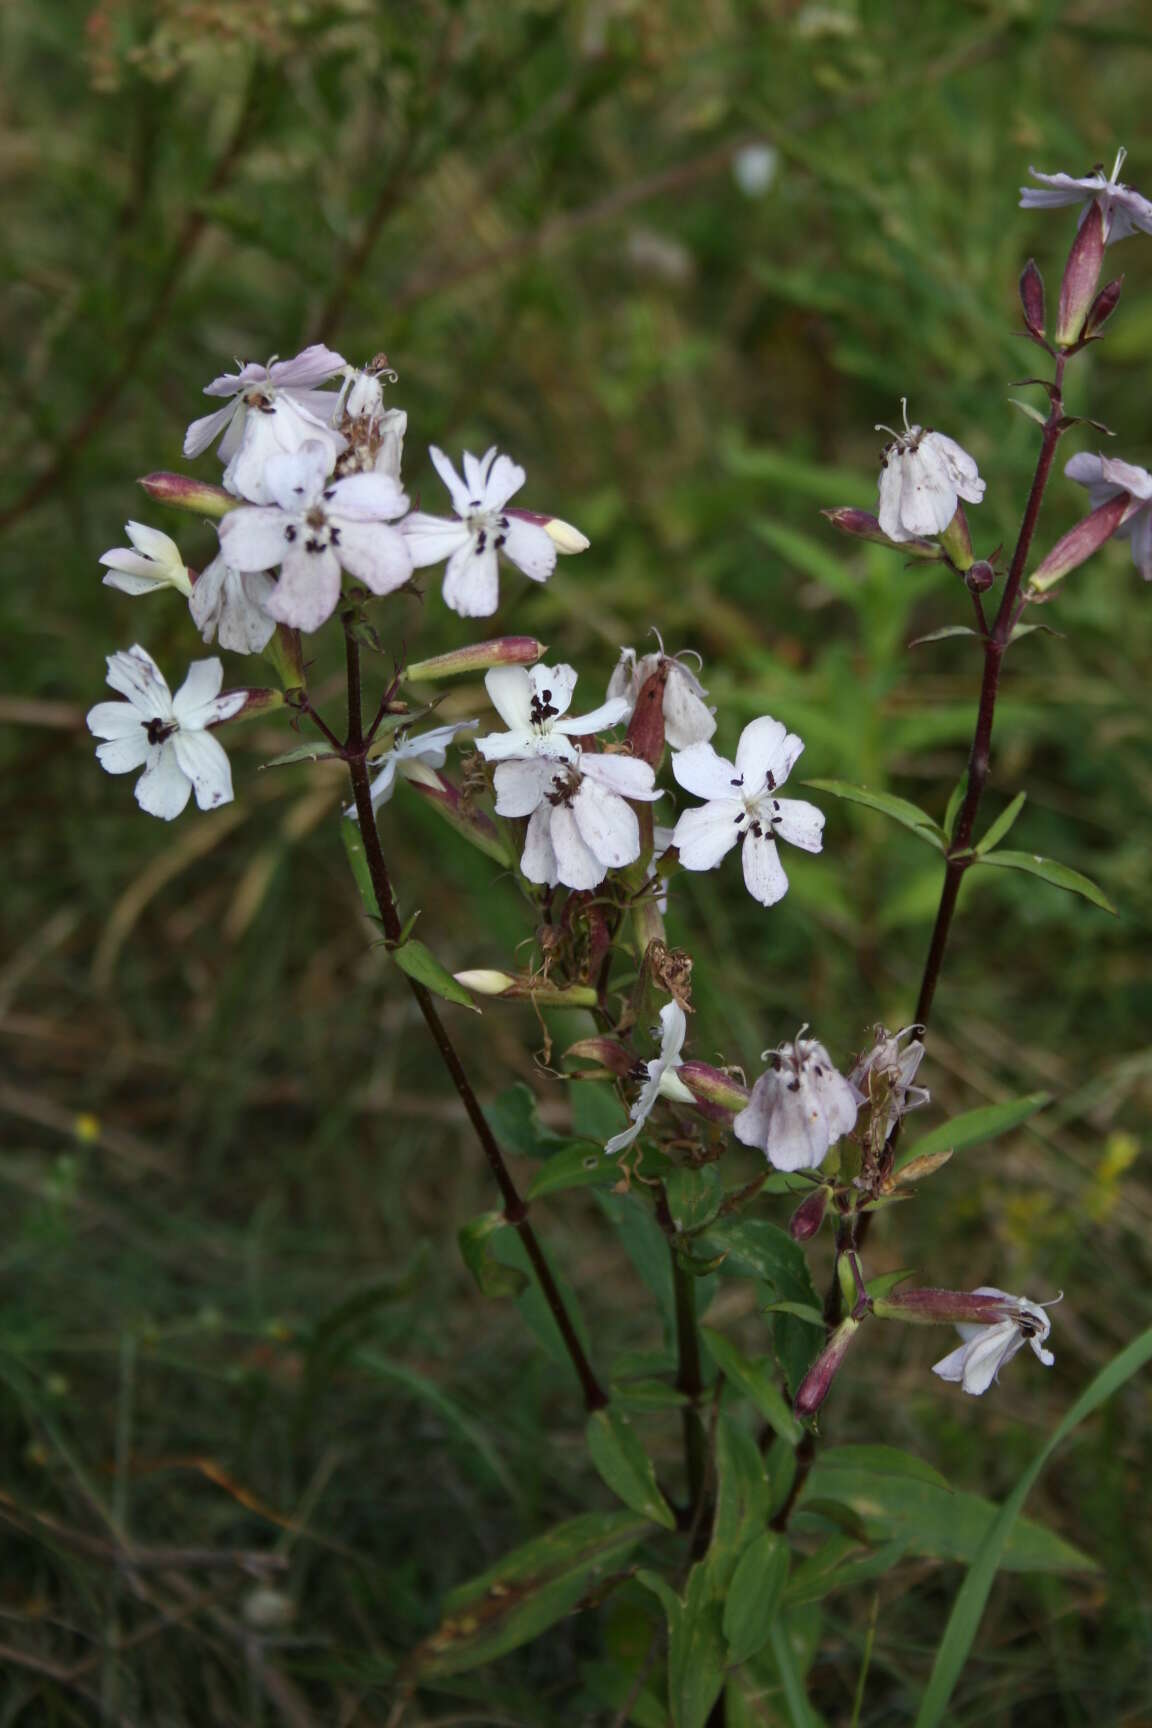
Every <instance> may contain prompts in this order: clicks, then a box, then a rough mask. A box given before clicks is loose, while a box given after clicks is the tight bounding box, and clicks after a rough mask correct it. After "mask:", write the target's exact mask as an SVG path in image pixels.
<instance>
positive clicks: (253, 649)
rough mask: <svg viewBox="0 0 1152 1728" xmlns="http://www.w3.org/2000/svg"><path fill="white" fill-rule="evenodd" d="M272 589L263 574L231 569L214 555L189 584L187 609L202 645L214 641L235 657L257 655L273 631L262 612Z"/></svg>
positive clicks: (220, 554)
mask: <svg viewBox="0 0 1152 1728" xmlns="http://www.w3.org/2000/svg"><path fill="white" fill-rule="evenodd" d="M275 587H276V583H275V582H274V580H273V578H272V577H271V576H269V575H268V573H267V571H265V570H244V571H241V570H234V569H233V568H232V566H231V564H229V562H228V560H227V559H226V558H225V556H224V554H223V552H218V553H217V554H216V556H215V558H213V560H212V562H211V564H209V565H208V566H207V568H206V569H204V570H202V571H201V572H200V574H199V576H197V578H196V581H195V582H194V583H193V585H192V597H191V599H190V600H189V602H188V609H189V611H190V612H191V614H192V619H193V622H194V623H195V625H196V627H197V629H198V630H199V631H200V634H201V635H202V636H203V638H204V640H205V642H211V641H213V640H214V639H216V638H218V639H219V642H220V646H221V648H230V649H231V650H232V652H233V653H235V654H261V653H263V651H264V649H265V648H266V647H267V646H268V643H269V642H270V641H271V639H272V635H273V632H274V631H275V629H276V620H275V619H274V618H270V617H269V616H268V613H267V611H266V610H265V607H266V605H267V603H268V601H269V599H270V598H271V596H272V594H273V592H274V590H275Z"/></svg>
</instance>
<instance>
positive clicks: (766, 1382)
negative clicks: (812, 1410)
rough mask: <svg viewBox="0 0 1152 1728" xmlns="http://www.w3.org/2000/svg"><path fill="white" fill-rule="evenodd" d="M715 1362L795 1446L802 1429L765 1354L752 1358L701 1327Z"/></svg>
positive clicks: (726, 1339) (712, 1331)
mask: <svg viewBox="0 0 1152 1728" xmlns="http://www.w3.org/2000/svg"><path fill="white" fill-rule="evenodd" d="M700 1331H701V1334H702V1335H703V1338H704V1341H705V1343H706V1344H707V1345H708V1348H709V1350H711V1352H712V1354H713V1356H714V1357H715V1358H716V1363H717V1366H718V1367H719V1368H721V1369H722V1370H723V1372H724V1374H725V1375H726V1376H727V1378H728V1379H729V1381H731V1383H732V1384H733V1385H734V1386H737V1387H739V1388H740V1390H741V1391H742V1392H744V1393H746V1395H747V1396H748V1397H749V1398H751V1400H752V1402H753V1404H755V1406H756V1408H757V1410H758V1411H759V1412H760V1414H761V1416H763V1418H764V1420H765V1421H766V1422H767V1423H768V1424H769V1426H770V1427H771V1428H772V1430H773V1432H774V1433H776V1434H779V1436H780V1438H781V1440H785V1441H787V1443H788V1445H789V1446H798V1445H799V1444H800V1441H801V1439H802V1438H803V1435H804V1430H803V1428H802V1427H801V1426H800V1424H799V1422H798V1421H797V1420H796V1418H795V1416H793V1414H792V1411H791V1409H790V1408H789V1406H788V1401H787V1399H786V1398H785V1397H784V1394H783V1393H782V1392H781V1391H780V1388H779V1387H778V1386H777V1385H776V1382H775V1378H774V1369H773V1364H771V1363H770V1362H769V1361H768V1359H767V1358H762V1359H761V1360H760V1361H759V1362H753V1361H751V1360H750V1359H749V1358H748V1357H747V1356H744V1355H742V1354H741V1352H740V1351H739V1350H738V1349H737V1348H736V1346H735V1344H733V1343H732V1342H731V1340H730V1339H728V1338H725V1336H724V1334H723V1333H722V1332H717V1331H715V1330H714V1329H713V1328H712V1327H711V1326H702V1327H701V1328H700Z"/></svg>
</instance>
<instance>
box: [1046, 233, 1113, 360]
mask: <svg viewBox="0 0 1152 1728" xmlns="http://www.w3.org/2000/svg"><path fill="white" fill-rule="evenodd" d="M1104 245H1105V229H1104V212H1103V211H1102V210H1101V208H1100V205H1099V203H1097V202H1095V201H1094V202H1093V203H1091V204H1090V205H1089V206H1088V208H1087V210H1086V211H1085V212H1084V219H1083V221H1082V222H1081V224H1080V226H1079V228H1078V229H1077V230H1076V238H1075V240H1074V241H1073V242H1072V250H1071V251H1070V252H1069V254H1068V262H1067V264H1066V265H1065V266H1064V277H1063V280H1062V281H1061V283H1060V308H1059V313H1058V316H1057V321H1056V345H1057V347H1059V348H1070V347H1072V346H1073V344H1074V343H1076V342H1078V341H1079V340H1080V337H1081V335H1082V334H1083V330H1084V320H1085V319H1086V318H1087V316H1088V310H1089V307H1090V306H1091V305H1092V301H1093V299H1094V297H1095V294H1096V284H1097V282H1098V281H1099V280H1100V267H1101V265H1102V264H1103V262H1104Z"/></svg>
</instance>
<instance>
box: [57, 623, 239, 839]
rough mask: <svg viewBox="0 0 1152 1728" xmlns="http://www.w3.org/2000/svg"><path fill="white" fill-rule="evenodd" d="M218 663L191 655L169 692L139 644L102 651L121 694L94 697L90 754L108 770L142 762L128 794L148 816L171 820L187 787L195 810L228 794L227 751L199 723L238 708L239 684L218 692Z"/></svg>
mask: <svg viewBox="0 0 1152 1728" xmlns="http://www.w3.org/2000/svg"><path fill="white" fill-rule="evenodd" d="M223 679H224V668H223V666H222V665H221V664H220V662H219V660H194V661H193V663H192V665H191V666H190V667H189V668H188V676H187V678H185V680H184V682H183V684H182V685H181V686H180V688H179V690H177V692H176V694H175V696H173V695H172V692H171V691H170V690H169V688H168V685H167V683H166V682H165V680H164V676H163V674H162V672H161V671H160V668H159V667H158V666H157V664H156V662H155V660H153V658H152V656H151V655H150V654H147V653H145V651H144V649H143V648H140V647H138V646H137V647H135V648H129V649H128V650H127V652H124V653H119V654H109V656H108V682H109V684H111V686H112V688H113V690H119V691H120V693H121V694H122V695H124V696H127V698H128V700H127V702H98V703H97V704H96V706H95V708H93V709H92V710H91V712H90V713H89V715H88V729H89V731H90V732H92V733H94V734H95V736H96V737H97V738H103V739H105V740H106V742H105V743H103V744H100V745H98V746H97V749H96V755H97V757H98V759H99V761H100V763H101V765H102V766H103V767H104V768H106V769H107V770H108V773H109V774H130V773H131V772H132V771H133V769H135V768H143V770H144V772H143V774H141V776H140V778H139V780H137V782H136V802H137V803H138V804H139V805H140V807H141V809H142V810H147V812H148V814H149V815H150V816H160V817H162V818H163V819H164V821H165V822H171V821H172V819H173V817H174V816H179V814H180V812H181V810H183V808H184V806H185V805H186V804H187V802H188V799H189V797H190V796H191V794H192V792H193V790H194V791H195V793H196V802H197V804H198V805H199V806H200V808H201V810H213V809H215V807H216V806H217V805H218V804H228V803H230V802H231V800H232V770H231V769H230V767H229V766H228V758H227V756H226V755H225V754H224V751H223V749H222V747H221V746H220V745H219V744H218V743H217V742H216V740H215V738H212V737H210V736H209V733H208V731H207V728H208V727H209V726H216V725H218V724H219V723H220V721H222V720H230V719H232V717H233V715H235V714H238V713H239V712H240V710H241V708H243V706H244V704H245V702H246V701H247V699H248V692H247V691H246V690H230V691H229V692H228V693H227V694H226V695H224V696H221V694H220V685H221V684H222V682H223Z"/></svg>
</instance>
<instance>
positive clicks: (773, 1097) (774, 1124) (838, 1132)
mask: <svg viewBox="0 0 1152 1728" xmlns="http://www.w3.org/2000/svg"><path fill="white" fill-rule="evenodd" d="M859 1102H860V1095H859V1093H858V1092H857V1091H856V1089H855V1087H854V1086H852V1084H851V1083H850V1082H849V1081H848V1080H845V1078H844V1076H843V1075H842V1074H840V1073H839V1072H838V1071H837V1070H836V1068H834V1067H833V1065H832V1059H831V1057H830V1056H829V1054H828V1052H827V1050H825V1048H824V1046H823V1044H820V1043H817V1041H816V1040H815V1039H814V1038H797V1039H796V1041H795V1043H792V1044H782V1045H781V1046H780V1048H779V1050H777V1051H775V1052H774V1053H773V1055H772V1065H771V1067H770V1068H769V1069H768V1071H767V1073H765V1074H762V1075H761V1076H760V1078H759V1080H757V1082H756V1084H755V1086H754V1087H753V1088H752V1096H751V1098H750V1099H749V1100H748V1104H747V1106H746V1107H745V1108H744V1109H743V1110H741V1112H740V1114H739V1115H738V1116H737V1117H736V1119H735V1121H734V1122H733V1124H732V1128H733V1131H734V1133H735V1135H736V1138H737V1139H738V1140H741V1141H743V1143H744V1145H745V1146H756V1147H758V1148H759V1150H760V1151H761V1152H763V1153H764V1155H765V1157H766V1158H767V1160H768V1162H769V1163H770V1164H772V1165H774V1166H775V1168H776V1169H777V1170H815V1169H816V1168H817V1166H818V1165H820V1164H822V1163H823V1162H824V1159H825V1158H826V1157H827V1155H828V1149H829V1147H831V1146H834V1145H835V1144H836V1142H837V1140H839V1139H840V1137H841V1136H842V1135H844V1134H847V1133H849V1132H850V1131H851V1129H852V1128H853V1127H854V1126H855V1123H856V1112H857V1109H858V1107H859Z"/></svg>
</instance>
